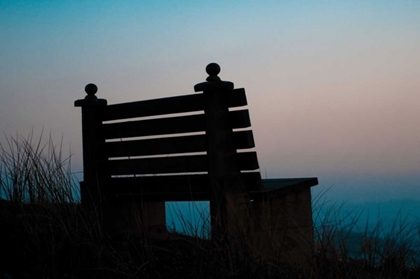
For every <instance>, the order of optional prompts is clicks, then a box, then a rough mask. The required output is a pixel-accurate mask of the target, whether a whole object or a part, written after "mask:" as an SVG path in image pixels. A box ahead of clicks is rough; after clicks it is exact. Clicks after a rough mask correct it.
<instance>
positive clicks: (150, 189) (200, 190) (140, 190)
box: [109, 172, 261, 201]
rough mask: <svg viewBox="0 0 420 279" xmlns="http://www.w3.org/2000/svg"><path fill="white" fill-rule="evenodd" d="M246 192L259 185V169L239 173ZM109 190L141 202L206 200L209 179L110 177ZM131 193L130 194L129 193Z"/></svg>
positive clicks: (194, 177) (175, 176) (120, 196)
mask: <svg viewBox="0 0 420 279" xmlns="http://www.w3.org/2000/svg"><path fill="white" fill-rule="evenodd" d="M241 181H242V182H243V187H244V189H246V190H247V191H255V190H258V189H260V188H261V185H260V184H261V176H260V173H259V172H250V173H241ZM109 185H110V186H111V191H112V193H113V194H115V195H117V196H119V198H124V196H125V198H126V199H134V200H137V199H141V200H142V201H189V200H209V199H210V185H211V180H210V178H209V176H208V175H207V174H199V175H169V176H147V177H129V178H127V177H124V178H112V179H111V180H110V184H109ZM133 195H134V196H133Z"/></svg>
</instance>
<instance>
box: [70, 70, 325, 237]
mask: <svg viewBox="0 0 420 279" xmlns="http://www.w3.org/2000/svg"><path fill="white" fill-rule="evenodd" d="M206 71H207V73H208V74H209V77H208V78H207V81H206V82H203V83H200V84H197V85H195V87H194V90H195V92H202V93H198V94H190V95H183V96H176V97H169V98H163V99H155V100H146V101H138V102H130V103H122V104H113V105H107V101H106V100H104V99H98V98H97V97H96V96H95V94H96V92H97V87H96V86H95V85H93V84H88V85H87V86H86V88H85V91H86V93H87V96H86V97H85V99H83V100H77V101H76V102H75V106H76V107H82V132H83V168H84V182H82V183H81V196H82V204H83V205H85V206H86V207H89V206H91V205H94V206H96V207H97V208H99V209H100V212H102V213H103V217H104V219H108V216H111V215H113V214H115V213H112V212H115V210H116V209H115V206H116V205H117V204H121V203H125V202H130V201H131V202H134V203H142V204H143V211H147V210H152V209H150V208H152V207H154V208H153V210H152V211H153V212H152V215H153V216H152V217H151V218H152V219H153V218H158V219H160V221H159V222H158V223H159V224H160V223H162V222H163V225H164V222H165V220H164V219H165V218H164V216H165V214H164V211H165V207H164V203H163V202H166V201H206V200H207V201H210V211H211V216H212V232H213V233H215V232H220V230H224V229H225V226H226V222H227V221H226V215H227V214H228V213H227V210H228V209H227V207H228V205H227V203H228V202H227V200H226V197H229V196H231V197H236V198H234V200H235V201H234V203H236V204H238V205H241V206H243V205H244V204H249V205H250V204H251V202H255V201H258V200H263V199H274V198H275V197H276V196H279V195H280V196H281V195H284V194H285V193H288V192H290V191H299V189H309V188H310V187H311V186H314V185H316V184H317V183H318V182H317V179H316V178H299V179H261V176H260V173H259V170H258V169H259V166H258V161H257V154H256V152H255V151H254V150H251V149H252V148H254V147H255V143H254V138H253V134H252V130H251V129H250V126H251V122H250V117H249V112H248V110H247V109H244V108H243V107H244V106H246V105H247V99H246V95H245V90H244V89H234V86H233V83H231V82H226V81H221V80H220V78H219V77H218V76H217V75H218V73H219V72H220V67H219V66H218V65H217V64H214V63H212V64H209V65H208V66H207V68H206ZM232 108H235V109H234V110H231V109H232ZM238 108H240V109H238ZM238 129H239V130H238ZM238 151H239V152H238ZM294 189H295V190H294ZM309 193H310V192H309ZM159 202H160V203H159ZM309 203H310V201H309ZM145 205H147V206H148V208H149V209H147V210H145V209H144V207H145ZM157 207H158V208H157ZM162 211H163V213H162ZM162 216H163V217H162ZM118 218H121V216H120V217H115V216H114V217H113V218H110V220H114V221H110V222H111V223H112V222H115V220H116V219H118ZM142 218H146V217H144V216H143V217H142ZM149 221H150V220H149ZM151 223H153V222H151ZM154 225H156V222H155V223H154Z"/></svg>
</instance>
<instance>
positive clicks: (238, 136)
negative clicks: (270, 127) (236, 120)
mask: <svg viewBox="0 0 420 279" xmlns="http://www.w3.org/2000/svg"><path fill="white" fill-rule="evenodd" d="M233 144H234V147H235V148H236V149H248V148H253V147H255V142H254V136H253V134H252V131H251V130H249V131H238V132H233Z"/></svg>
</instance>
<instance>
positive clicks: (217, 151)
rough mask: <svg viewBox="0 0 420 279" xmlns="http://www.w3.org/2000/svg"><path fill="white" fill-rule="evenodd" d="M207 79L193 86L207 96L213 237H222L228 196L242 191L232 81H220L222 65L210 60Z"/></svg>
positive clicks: (206, 110)
mask: <svg viewBox="0 0 420 279" xmlns="http://www.w3.org/2000/svg"><path fill="white" fill-rule="evenodd" d="M206 72H207V73H208V74H209V77H208V78H207V79H206V80H207V82H203V83H199V84H197V85H195V86H194V90H195V92H201V91H203V93H204V96H205V115H206V135H207V156H208V165H209V171H208V172H209V176H210V179H211V180H212V183H211V194H210V215H211V236H212V239H215V240H219V239H220V238H221V237H223V236H225V235H226V228H227V214H228V212H227V206H228V205H227V199H226V198H227V196H228V194H229V193H230V192H232V191H237V190H240V189H239V188H240V185H239V184H240V183H239V174H240V171H239V169H238V167H237V163H236V149H235V148H234V146H233V136H232V128H231V127H230V125H229V121H228V117H229V108H228V102H227V101H228V99H227V94H229V92H230V90H232V89H233V83H232V82H229V81H221V80H220V78H219V77H218V76H217V75H218V74H219V72H220V66H219V65H217V64H216V63H211V64H209V65H208V66H207V67H206Z"/></svg>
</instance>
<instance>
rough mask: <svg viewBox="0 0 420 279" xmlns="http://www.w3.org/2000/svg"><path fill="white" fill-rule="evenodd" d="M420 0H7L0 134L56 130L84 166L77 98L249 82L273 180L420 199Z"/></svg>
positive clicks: (375, 197)
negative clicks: (92, 89) (91, 86)
mask: <svg viewBox="0 0 420 279" xmlns="http://www.w3.org/2000/svg"><path fill="white" fill-rule="evenodd" d="M419 49H420V2H419V1H385V0H383V1H211V2H209V1H181V0H180V1H140V0H139V1H124V0H121V1H105V0H102V1H37V0H31V1H27V0H23V1H9V0H0V65H1V67H0V97H1V102H0V119H1V123H0V130H1V132H2V135H1V136H0V142H1V143H3V144H4V143H5V142H6V138H7V137H9V136H13V135H16V134H20V135H23V136H25V135H27V134H28V133H30V131H31V130H32V129H33V130H34V131H35V133H36V134H37V133H38V134H40V132H41V131H42V130H44V136H45V135H47V136H48V134H51V135H52V137H53V138H54V139H55V141H56V142H57V144H59V141H60V139H61V138H63V143H64V144H63V149H64V152H67V150H68V152H70V153H71V154H72V156H73V157H72V161H73V171H74V172H79V171H82V167H81V160H82V157H81V153H82V146H81V114H80V108H75V107H74V106H73V104H74V101H75V100H77V99H81V98H84V96H85V93H84V86H85V85H86V84H87V83H90V82H93V83H95V84H97V86H98V87H99V91H98V93H97V96H98V97H99V98H104V99H107V100H108V103H110V104H112V103H119V102H130V101H137V100H145V99H152V98H161V97H168V96H176V95H185V94H190V93H194V90H193V86H194V85H195V84H197V83H200V82H203V81H204V80H205V78H206V77H207V75H206V73H205V71H204V69H205V67H206V65H207V64H208V63H210V62H217V63H218V64H219V65H220V66H221V69H222V70H221V73H220V75H219V76H220V77H221V78H222V79H223V80H228V81H232V82H233V83H234V84H235V87H236V88H245V90H246V93H247V98H248V103H249V106H248V107H249V110H250V115H251V122H252V129H253V131H254V137H255V142H256V150H257V153H258V160H259V163H260V167H261V173H262V176H263V177H267V178H287V177H318V179H319V186H316V187H314V188H313V195H314V196H316V195H319V194H320V193H325V192H326V193H325V197H327V198H328V199H331V200H334V201H340V200H348V201H350V202H352V203H363V202H375V201H387V200H420V128H419V125H418V121H419V119H420V110H419V109H418V105H419V103H420V53H419Z"/></svg>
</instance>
